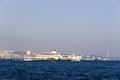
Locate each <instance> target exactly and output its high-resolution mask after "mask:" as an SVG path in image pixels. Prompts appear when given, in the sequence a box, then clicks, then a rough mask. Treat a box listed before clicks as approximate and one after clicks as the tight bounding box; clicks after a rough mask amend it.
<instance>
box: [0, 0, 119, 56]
mask: <svg viewBox="0 0 120 80" xmlns="http://www.w3.org/2000/svg"><path fill="white" fill-rule="evenodd" d="M119 30H120V1H119V0H99V1H98V0H75V1H74V0H60V1H56V0H44V1H43V0H35V1H34V0H19V1H17V0H1V1H0V50H2V49H4V50H15V51H26V50H31V51H40V52H43V51H51V50H52V49H53V48H57V50H58V51H59V52H61V53H72V50H73V48H74V49H75V53H85V54H93V55H100V56H106V55H107V50H109V56H120V37H119V34H120V31H119Z"/></svg>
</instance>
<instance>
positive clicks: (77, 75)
mask: <svg viewBox="0 0 120 80" xmlns="http://www.w3.org/2000/svg"><path fill="white" fill-rule="evenodd" d="M0 80H120V61H82V60H81V61H80V62H70V61H69V62H64V61H61V62H58V61H30V62H25V61H12V60H0Z"/></svg>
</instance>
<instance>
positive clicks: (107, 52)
mask: <svg viewBox="0 0 120 80" xmlns="http://www.w3.org/2000/svg"><path fill="white" fill-rule="evenodd" d="M108 56H109V53H108V50H107V60H109V57H108Z"/></svg>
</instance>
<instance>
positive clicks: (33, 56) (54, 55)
mask: <svg viewBox="0 0 120 80" xmlns="http://www.w3.org/2000/svg"><path fill="white" fill-rule="evenodd" d="M34 60H44V61H46V60H53V61H54V60H55V61H80V60H81V56H77V55H75V54H60V53H58V52H57V51H56V49H54V50H53V51H52V52H44V53H31V52H30V51H27V52H26V55H25V56H24V61H34Z"/></svg>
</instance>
